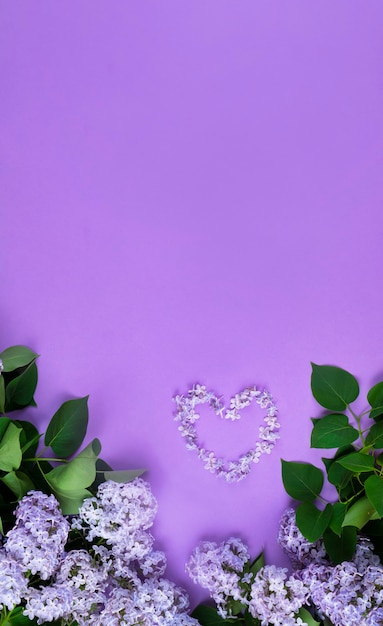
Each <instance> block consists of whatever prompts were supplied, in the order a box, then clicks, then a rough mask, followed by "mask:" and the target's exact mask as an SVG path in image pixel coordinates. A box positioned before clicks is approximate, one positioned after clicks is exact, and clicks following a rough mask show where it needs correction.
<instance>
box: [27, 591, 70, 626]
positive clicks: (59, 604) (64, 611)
mask: <svg viewBox="0 0 383 626" xmlns="http://www.w3.org/2000/svg"><path fill="white" fill-rule="evenodd" d="M25 597H26V606H25V608H24V611H23V612H24V615H25V616H26V617H28V618H29V619H30V620H32V619H37V623H38V624H45V622H53V621H54V620H57V619H60V618H61V617H64V616H67V615H70V611H71V605H72V592H71V590H70V589H69V588H68V587H66V586H65V585H54V584H53V585H49V586H47V587H40V588H39V589H35V588H33V587H29V588H28V593H27V594H26V596H25Z"/></svg>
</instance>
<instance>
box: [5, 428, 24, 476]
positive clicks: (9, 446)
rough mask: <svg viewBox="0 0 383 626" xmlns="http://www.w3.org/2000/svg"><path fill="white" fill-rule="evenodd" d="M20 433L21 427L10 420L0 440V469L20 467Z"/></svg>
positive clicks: (10, 469)
mask: <svg viewBox="0 0 383 626" xmlns="http://www.w3.org/2000/svg"><path fill="white" fill-rule="evenodd" d="M2 419H4V418H2ZM20 434H21V429H20V428H17V426H15V425H14V424H12V422H11V423H10V424H8V427H7V430H6V431H5V433H4V434H3V437H2V439H1V441H0V469H1V470H3V471H4V472H11V471H12V470H16V469H19V467H20V464H21V459H22V453H21V448H20Z"/></svg>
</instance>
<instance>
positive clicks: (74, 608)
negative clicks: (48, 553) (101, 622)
mask: <svg viewBox="0 0 383 626" xmlns="http://www.w3.org/2000/svg"><path fill="white" fill-rule="evenodd" d="M56 583H58V584H59V585H60V586H61V588H64V587H65V588H67V589H69V590H70V592H71V594H72V599H71V607H70V614H71V616H72V617H73V618H74V619H75V620H77V621H78V622H79V621H80V620H85V621H86V619H87V617H88V616H89V614H90V613H91V611H92V610H94V608H95V607H97V606H98V605H100V606H101V605H102V604H103V602H104V601H105V591H106V586H107V583H108V569H107V567H106V566H105V565H104V564H103V563H102V561H101V562H100V561H99V560H97V559H93V557H92V556H91V555H90V554H89V552H87V551H86V550H71V551H70V552H68V553H67V554H66V555H65V558H63V560H62V562H61V565H60V568H59V570H58V572H57V574H56Z"/></svg>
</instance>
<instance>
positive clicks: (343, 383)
mask: <svg viewBox="0 0 383 626" xmlns="http://www.w3.org/2000/svg"><path fill="white" fill-rule="evenodd" d="M311 366H312V374H311V390H312V393H313V396H314V398H315V400H316V401H317V402H318V403H319V404H320V405H321V406H323V407H324V408H325V409H329V410H330V411H344V409H345V408H346V407H347V405H348V404H350V403H351V402H354V400H356V398H357V397H358V395H359V384H358V381H357V380H356V378H355V377H354V376H353V375H352V374H350V372H347V371H346V370H344V369H342V368H340V367H334V366H332V365H316V364H315V363H311Z"/></svg>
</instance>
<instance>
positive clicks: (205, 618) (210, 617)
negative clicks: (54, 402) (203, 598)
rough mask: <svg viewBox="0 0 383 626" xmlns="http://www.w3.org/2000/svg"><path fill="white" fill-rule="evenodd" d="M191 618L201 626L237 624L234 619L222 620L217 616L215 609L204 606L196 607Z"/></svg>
mask: <svg viewBox="0 0 383 626" xmlns="http://www.w3.org/2000/svg"><path fill="white" fill-rule="evenodd" d="M191 616H192V617H194V618H195V619H197V620H198V621H199V623H200V624H201V625H202V626H225V625H226V624H236V623H237V620H236V619H235V620H234V619H224V618H223V617H221V616H220V615H218V613H217V610H216V609H213V608H212V607H211V606H206V605H205V604H200V605H199V606H197V607H196V608H195V609H194V611H193V613H192V614H191Z"/></svg>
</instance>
